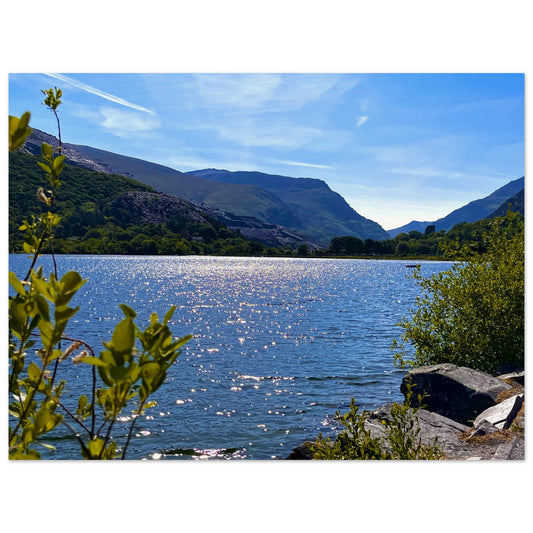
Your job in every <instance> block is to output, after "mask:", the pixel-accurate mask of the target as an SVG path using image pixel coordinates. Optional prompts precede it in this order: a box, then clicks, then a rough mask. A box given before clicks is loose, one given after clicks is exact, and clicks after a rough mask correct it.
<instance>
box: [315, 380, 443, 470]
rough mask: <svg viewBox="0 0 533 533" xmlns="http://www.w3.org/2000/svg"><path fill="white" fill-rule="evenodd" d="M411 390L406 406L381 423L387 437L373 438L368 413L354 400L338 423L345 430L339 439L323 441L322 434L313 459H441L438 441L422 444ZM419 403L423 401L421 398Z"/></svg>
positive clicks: (338, 416)
mask: <svg viewBox="0 0 533 533" xmlns="http://www.w3.org/2000/svg"><path fill="white" fill-rule="evenodd" d="M411 396H412V391H411V388H410V387H409V388H408V393H407V397H406V401H405V403H404V404H399V403H395V404H393V406H392V408H391V413H390V419H389V420H382V421H381V423H382V424H383V428H384V430H385V436H384V437H373V436H372V434H371V432H370V430H369V429H368V427H367V426H366V424H365V422H366V421H367V419H368V413H367V412H366V411H364V410H363V412H362V413H359V408H358V406H357V405H356V403H355V400H354V399H353V398H352V400H351V403H350V410H349V411H348V412H347V413H345V414H341V413H340V412H338V411H337V413H336V419H337V420H338V422H339V423H340V424H341V425H342V426H343V427H344V430H342V431H341V433H339V435H338V436H337V437H336V439H335V440H334V441H333V442H332V441H331V438H329V437H328V438H324V437H323V436H322V434H320V435H319V436H318V438H317V440H316V442H315V443H314V444H313V446H312V451H313V459H319V460H365V459H366V460H376V459H380V460H391V459H399V460H405V459H407V460H422V459H424V460H430V459H440V458H441V457H443V453H442V451H441V450H440V448H439V446H438V444H437V440H436V439H435V441H434V442H433V444H431V445H427V444H423V443H422V440H421V438H420V427H419V425H418V421H417V419H416V412H417V411H418V409H419V408H411V407H410V403H411ZM419 400H420V398H419Z"/></svg>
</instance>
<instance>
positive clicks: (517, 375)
mask: <svg viewBox="0 0 533 533" xmlns="http://www.w3.org/2000/svg"><path fill="white" fill-rule="evenodd" d="M524 377H525V372H524V371H522V372H511V373H510V374H503V375H501V376H498V379H502V380H504V381H507V380H510V381H514V382H515V383H519V384H520V385H524V381H525V380H524Z"/></svg>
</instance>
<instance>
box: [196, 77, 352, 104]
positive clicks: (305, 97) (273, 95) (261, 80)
mask: <svg viewBox="0 0 533 533" xmlns="http://www.w3.org/2000/svg"><path fill="white" fill-rule="evenodd" d="M195 79H196V83H197V89H198V93H199V95H200V98H201V101H202V103H203V105H205V106H206V107H207V108H208V109H212V110H219V111H220V110H221V111H224V112H227V113H232V112H242V111H247V112H256V113H265V112H267V113H271V112H281V111H288V110H295V109H300V108H301V107H303V106H304V105H305V104H306V103H308V102H311V101H313V100H316V99H318V98H320V97H321V96H323V95H324V94H325V93H326V92H327V91H329V90H330V89H332V88H333V87H334V86H335V85H336V84H337V83H338V82H339V79H340V78H339V76H338V75H325V74H200V75H197V76H196V78H195ZM355 83H356V82H355V80H354V81H353V82H352V83H351V84H350V87H351V86H353V84H355ZM341 85H342V84H341ZM345 85H346V84H344V85H342V87H343V91H345V90H347V87H345Z"/></svg>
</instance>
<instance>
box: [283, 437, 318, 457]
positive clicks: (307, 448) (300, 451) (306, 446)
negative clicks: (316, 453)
mask: <svg viewBox="0 0 533 533" xmlns="http://www.w3.org/2000/svg"><path fill="white" fill-rule="evenodd" d="M313 444H314V441H306V442H304V443H303V444H300V445H299V446H296V448H294V449H293V450H292V451H291V453H290V454H289V455H288V456H287V457H286V458H285V459H290V460H310V459H312V458H313V451H312V449H311V446H312V445H313Z"/></svg>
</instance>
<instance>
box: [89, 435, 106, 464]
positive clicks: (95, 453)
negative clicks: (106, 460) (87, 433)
mask: <svg viewBox="0 0 533 533" xmlns="http://www.w3.org/2000/svg"><path fill="white" fill-rule="evenodd" d="M87 449H88V450H89V457H87V459H98V457H99V456H100V453H101V452H102V450H103V449H104V441H103V440H102V439H99V438H94V439H92V440H90V441H89V444H88V445H87Z"/></svg>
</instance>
